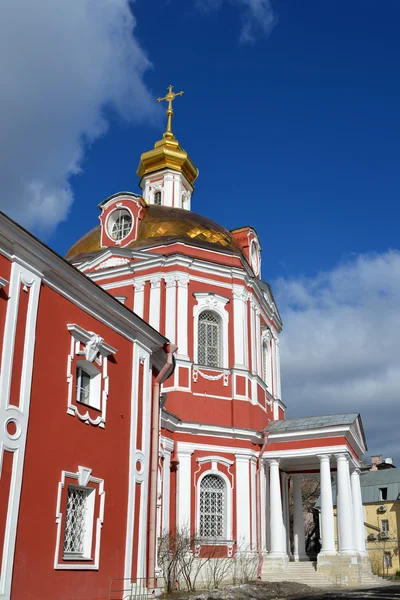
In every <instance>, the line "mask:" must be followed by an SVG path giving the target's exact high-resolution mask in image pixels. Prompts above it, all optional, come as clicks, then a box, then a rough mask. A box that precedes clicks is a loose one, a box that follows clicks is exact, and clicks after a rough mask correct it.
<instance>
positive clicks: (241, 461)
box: [235, 454, 250, 551]
mask: <svg viewBox="0 0 400 600" xmlns="http://www.w3.org/2000/svg"><path fill="white" fill-rule="evenodd" d="M235 459H236V539H237V547H238V549H239V550H243V551H246V550H250V466H249V457H248V456H246V455H243V454H236V455H235Z"/></svg>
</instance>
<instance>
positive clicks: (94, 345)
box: [85, 333, 104, 362]
mask: <svg viewBox="0 0 400 600" xmlns="http://www.w3.org/2000/svg"><path fill="white" fill-rule="evenodd" d="M103 342H104V340H103V338H102V337H100V336H99V335H97V333H94V334H93V335H92V337H91V338H90V340H89V341H88V343H87V344H86V346H85V358H86V360H88V361H89V362H93V361H94V359H95V358H96V356H97V354H98V352H99V349H100V346H101V345H102V344H103Z"/></svg>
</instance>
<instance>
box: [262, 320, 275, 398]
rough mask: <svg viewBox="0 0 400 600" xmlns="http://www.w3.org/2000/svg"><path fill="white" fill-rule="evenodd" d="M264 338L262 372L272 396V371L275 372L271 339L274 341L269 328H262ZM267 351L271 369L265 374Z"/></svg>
mask: <svg viewBox="0 0 400 600" xmlns="http://www.w3.org/2000/svg"><path fill="white" fill-rule="evenodd" d="M262 329H263V331H262V336H261V372H262V380H263V381H264V383H265V385H266V386H267V389H268V391H269V393H270V394H272V370H273V363H272V347H271V339H272V333H271V331H270V330H269V329H268V327H263V328H262ZM266 349H267V357H268V362H269V369H268V370H267V372H265V369H264V365H265V355H264V353H265V350H266Z"/></svg>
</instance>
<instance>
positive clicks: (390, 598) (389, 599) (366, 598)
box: [296, 584, 400, 600]
mask: <svg viewBox="0 0 400 600" xmlns="http://www.w3.org/2000/svg"><path fill="white" fill-rule="evenodd" d="M397 599H399V600H400V585H397V584H396V585H390V586H389V585H384V586H382V587H374V588H367V589H358V590H337V591H334V592H323V593H322V594H318V592H317V593H316V594H312V595H310V596H297V597H296V600H397Z"/></svg>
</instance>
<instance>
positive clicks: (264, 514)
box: [260, 463, 267, 552]
mask: <svg viewBox="0 0 400 600" xmlns="http://www.w3.org/2000/svg"><path fill="white" fill-rule="evenodd" d="M266 499H267V478H266V472H265V464H264V463H262V465H261V470H260V504H261V506H260V510H261V547H262V549H263V551H264V552H265V551H266V550H267V510H266V509H267V506H266V504H267V503H266Z"/></svg>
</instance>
